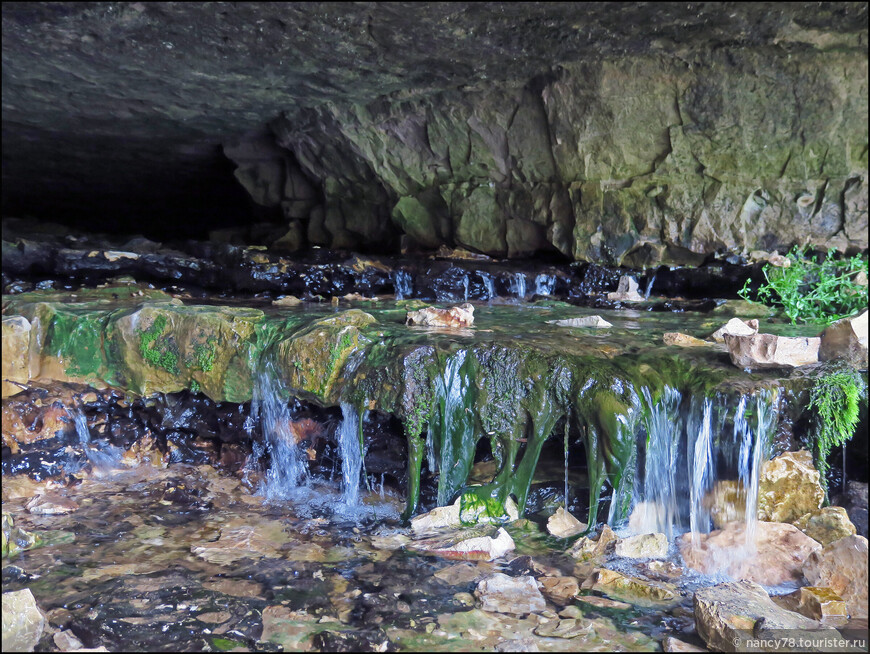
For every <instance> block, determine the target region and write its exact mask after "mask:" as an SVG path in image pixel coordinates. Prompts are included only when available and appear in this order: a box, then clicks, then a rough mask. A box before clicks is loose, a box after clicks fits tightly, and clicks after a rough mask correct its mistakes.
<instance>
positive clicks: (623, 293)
mask: <svg viewBox="0 0 870 654" xmlns="http://www.w3.org/2000/svg"><path fill="white" fill-rule="evenodd" d="M637 289H638V286H637V282H636V281H635V279H634V277H630V276H628V275H623V276H622V277H620V278H619V286H617V288H616V292H615V293H608V294H607V299H608V300H616V301H623V302H643V296H642V295H641V294H640V293H638V292H637Z"/></svg>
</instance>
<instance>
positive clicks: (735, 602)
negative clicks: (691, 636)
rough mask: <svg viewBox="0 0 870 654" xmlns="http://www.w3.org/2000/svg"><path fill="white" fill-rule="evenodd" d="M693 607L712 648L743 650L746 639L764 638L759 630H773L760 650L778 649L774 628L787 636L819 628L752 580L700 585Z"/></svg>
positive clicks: (808, 635) (834, 635)
mask: <svg viewBox="0 0 870 654" xmlns="http://www.w3.org/2000/svg"><path fill="white" fill-rule="evenodd" d="M694 607H695V624H696V625H697V629H698V634H699V635H700V636H701V637H702V638H703V639H704V641H705V642H706V643H707V647H709V648H710V649H712V650H714V651H719V652H739V651H746V650H747V649H748V647H749V645H748V643H747V641H748V640H750V639H753V638H759V639H760V638H763V636H762V633H764V632H767V631H768V630H771V631H772V632H773V633H771V638H770V641H769V644H768V645H766V646H765V645H762V649H761V651H775V650H777V649H778V648H779V645H778V644H777V643H776V639H775V638H774V637H773V636H774V634H775V633H776V632H775V631H773V630H777V631H778V630H789V631H788V633H789V636H793V637H795V638H798V637H799V636H804V637H808V638H809V637H813V636H815V637H818V636H819V635H820V634H818V633H816V634H813V632H814V631H817V630H818V629H820V627H821V625H820V624H819V623H818V622H817V621H816V620H811V619H809V618H807V617H804V616H802V615H800V614H798V613H794V612H792V611H786V610H785V609H783V608H780V607H779V606H777V605H776V604H774V603H773V601H771V599H770V597H769V596H768V594H767V593H766V592H765V591H764V589H763V588H762V587H761V586H759V585H758V584H756V583H753V582H751V581H739V582H733V583H725V584H719V585H717V586H712V587H710V588H702V589H700V590H698V591H696V592H695V598H694ZM759 627H760V629H759ZM779 633H782V631H780V632H779ZM825 635H828V636H832V637H836V636H838V635H839V634H837V633H836V632H835V631H830V632H826V634H825ZM756 651H758V650H756Z"/></svg>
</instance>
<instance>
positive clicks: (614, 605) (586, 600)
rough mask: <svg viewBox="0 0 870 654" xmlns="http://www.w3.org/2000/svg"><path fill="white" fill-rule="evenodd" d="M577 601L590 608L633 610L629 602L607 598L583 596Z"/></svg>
mask: <svg viewBox="0 0 870 654" xmlns="http://www.w3.org/2000/svg"><path fill="white" fill-rule="evenodd" d="M576 599H577V600H578V601H579V602H582V603H583V604H589V605H590V606H594V607H596V608H599V609H616V610H617V611H625V610H627V609H630V608H631V604H628V603H627V602H618V601H616V600H612V599H609V598H607V597H598V596H597V595H581V596H580V597H577V598H576ZM560 615H561V614H560Z"/></svg>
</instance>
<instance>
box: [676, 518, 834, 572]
mask: <svg viewBox="0 0 870 654" xmlns="http://www.w3.org/2000/svg"><path fill="white" fill-rule="evenodd" d="M693 536H694V537H695V538H696V539H697V545H695V544H693ZM746 538H747V537H746V525H745V523H741V522H732V523H730V524H728V525H726V526H725V528H723V529H719V530H715V531H711V532H710V533H709V534H692V533H685V534H683V535H682V536H680V538H679V539H678V541H677V545H678V547H679V550H680V554H681V555H682V557H683V561H684V562H685V564H686V565H687V566H688V567H690V568H692V569H694V570H697V571H699V572H703V573H704V574H716V573H724V574H727V575H730V576H731V577H732V578H734V579H747V580H749V581H753V582H755V583H759V584H764V585H765V586H778V585H780V584H790V583H791V584H793V583H800V582H801V581H802V579H803V575H804V573H803V566H804V562H805V561H806V560H807V559H808V557H809V556H810V555H811V554H812V553H814V552H816V551H818V550H820V549H821V545H819V543H817V542H816V541H814V540H813V539H812V538H810V537H809V536H807V535H806V534H804V533H803V532H802V531H801V530H799V529H798V528H797V527H795V526H794V525H790V524H785V523H780V522H758V523H757V524H756V533H755V547H754V548H753V547H747V543H746Z"/></svg>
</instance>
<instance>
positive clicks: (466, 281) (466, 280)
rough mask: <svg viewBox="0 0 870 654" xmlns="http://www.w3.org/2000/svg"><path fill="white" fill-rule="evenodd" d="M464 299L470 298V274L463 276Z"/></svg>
mask: <svg viewBox="0 0 870 654" xmlns="http://www.w3.org/2000/svg"><path fill="white" fill-rule="evenodd" d="M462 299H463V300H466V301H467V300H468V275H463V276H462Z"/></svg>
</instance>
